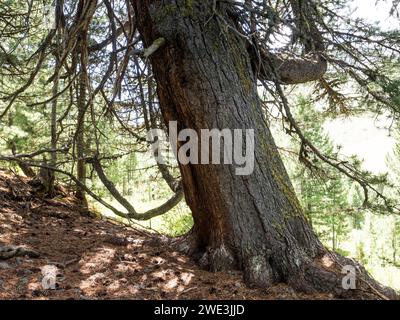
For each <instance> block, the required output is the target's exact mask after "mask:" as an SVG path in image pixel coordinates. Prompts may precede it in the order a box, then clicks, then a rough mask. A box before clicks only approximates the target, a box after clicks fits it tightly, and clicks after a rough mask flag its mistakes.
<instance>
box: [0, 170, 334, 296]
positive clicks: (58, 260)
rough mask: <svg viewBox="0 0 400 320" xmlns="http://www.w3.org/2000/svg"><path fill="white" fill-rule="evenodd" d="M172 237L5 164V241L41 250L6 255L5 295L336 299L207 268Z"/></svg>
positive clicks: (1, 289)
mask: <svg viewBox="0 0 400 320" xmlns="http://www.w3.org/2000/svg"><path fill="white" fill-rule="evenodd" d="M168 243H169V241H168V238H166V237H163V236H160V235H158V234H154V233H150V232H147V231H143V230H140V229H135V228H132V227H127V226H124V225H120V224H117V223H115V222H112V221H110V220H106V219H104V218H103V219H102V218H99V217H95V216H94V215H93V214H91V213H90V212H87V211H82V209H80V207H79V206H77V204H76V201H75V198H74V197H73V196H72V194H70V193H69V192H68V191H66V189H65V188H61V187H60V188H59V192H58V195H57V196H56V197H55V198H53V199H43V198H41V196H40V192H38V191H37V190H36V189H35V187H33V186H32V183H31V181H30V180H29V179H28V178H25V177H21V176H17V175H15V174H13V173H12V172H10V171H4V170H0V248H1V247H2V246H3V248H4V246H10V245H13V246H18V247H19V246H21V248H25V249H29V250H33V251H34V252H36V253H37V254H38V257H32V256H31V257H29V256H24V255H20V256H16V257H13V258H10V259H3V260H0V299H332V297H331V296H329V295H320V294H318V295H305V294H301V293H297V292H295V291H294V290H292V289H291V288H290V287H288V286H286V285H284V284H282V285H278V286H275V287H272V288H269V289H268V290H262V289H249V288H247V287H246V286H245V285H244V283H243V281H242V278H241V275H240V274H226V273H210V272H207V271H204V270H200V269H199V268H198V267H197V266H196V264H194V263H193V262H192V261H190V259H189V258H188V257H187V256H185V255H183V254H182V253H179V252H177V251H175V250H174V249H173V248H172V247H171V246H170V245H169V244H168ZM49 274H53V278H54V279H56V283H55V287H54V286H53V287H52V288H50V289H49V288H47V286H46V282H45V285H44V286H43V283H44V282H43V278H44V277H45V278H46V279H49ZM47 283H52V284H54V283H53V282H47ZM46 288H47V289H46Z"/></svg>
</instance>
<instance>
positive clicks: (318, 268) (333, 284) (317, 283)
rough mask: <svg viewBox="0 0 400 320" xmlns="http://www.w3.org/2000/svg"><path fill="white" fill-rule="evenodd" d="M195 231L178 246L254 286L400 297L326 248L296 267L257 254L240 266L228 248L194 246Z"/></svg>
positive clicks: (205, 266)
mask: <svg viewBox="0 0 400 320" xmlns="http://www.w3.org/2000/svg"><path fill="white" fill-rule="evenodd" d="M193 239H194V237H193V234H192V233H189V234H188V235H186V236H184V237H181V238H179V239H175V240H174V241H173V244H174V245H175V247H176V248H177V249H178V250H180V251H182V252H184V253H185V254H188V255H189V256H191V257H192V258H193V259H194V260H195V261H197V263H198V264H199V265H200V267H201V268H203V269H206V270H208V271H213V272H216V271H225V272H230V271H240V272H242V274H243V278H244V280H245V282H246V284H247V285H248V286H250V287H265V288H269V287H271V286H273V285H274V284H277V283H278V282H283V283H287V284H288V285H290V286H291V287H292V288H293V289H295V290H296V291H298V292H304V293H307V294H312V293H329V294H332V295H333V296H334V297H335V298H338V299H382V300H399V299H400V295H399V294H398V293H397V292H396V291H395V290H393V289H391V288H389V287H385V286H383V285H381V284H380V283H378V282H377V281H376V280H374V279H373V278H372V277H371V275H370V274H369V273H368V271H367V270H366V269H365V268H364V267H363V266H362V265H360V264H359V263H357V262H356V261H354V260H353V259H349V258H345V257H343V256H341V255H339V254H337V253H333V252H329V251H328V250H324V254H322V255H320V256H319V257H317V258H315V259H314V260H312V259H309V260H308V259H306V260H305V261H304V262H303V263H301V264H299V266H298V268H297V269H296V270H291V271H290V270H281V269H280V268H279V264H276V263H273V259H271V258H268V257H264V256H253V257H249V258H247V259H246V261H243V262H242V265H241V266H240V265H238V264H237V263H236V261H235V259H234V258H233V256H232V255H231V253H230V252H229V250H228V249H227V248H225V247H222V248H218V249H210V248H207V249H206V250H201V249H199V248H196V246H194V244H195V241H194V240H193Z"/></svg>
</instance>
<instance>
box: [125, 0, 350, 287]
mask: <svg viewBox="0 0 400 320" xmlns="http://www.w3.org/2000/svg"><path fill="white" fill-rule="evenodd" d="M132 4H133V6H134V8H135V10H136V16H137V20H138V21H137V23H138V26H139V30H140V32H141V34H142V36H143V39H144V42H145V46H146V47H149V46H150V45H151V44H152V43H153V42H154V41H155V40H157V39H159V38H160V37H163V38H165V40H166V43H165V45H164V46H163V47H161V48H160V49H159V50H157V51H156V52H155V53H153V54H152V55H151V57H150V59H151V63H152V68H153V72H154V75H155V78H156V81H157V85H158V96H159V100H160V105H161V109H162V113H163V117H164V120H165V121H166V122H168V121H173V120H176V121H178V129H179V130H180V129H184V128H192V129H195V130H196V131H197V132H198V133H199V135H200V129H212V128H217V129H224V128H230V129H254V131H255V165H254V172H253V173H252V174H251V175H249V176H238V175H236V174H235V167H234V166H232V165H224V164H221V165H192V164H189V165H180V169H181V174H182V179H183V186H184V190H185V197H186V201H187V203H188V205H189V207H190V208H191V210H192V213H193V218H194V228H193V230H192V232H191V253H192V254H194V255H197V257H198V258H200V259H199V260H200V261H202V262H203V263H204V262H206V264H207V265H208V266H209V268H210V269H211V270H213V271H224V270H231V269H239V270H243V274H244V276H245V280H246V281H247V283H248V284H250V285H256V286H264V287H265V286H270V285H271V284H273V283H276V282H280V281H284V282H287V283H290V284H292V285H294V286H295V287H296V288H299V289H318V290H323V291H335V292H344V290H342V289H341V277H340V276H338V275H337V274H338V272H337V270H336V272H328V271H329V270H328V269H327V268H326V269H325V268H324V267H323V261H326V260H327V257H325V258H324V259H322V258H323V256H324V255H325V254H326V253H327V252H326V250H325V249H324V247H323V246H322V245H321V243H320V241H319V240H318V239H317V237H316V236H315V234H314V232H313V231H312V228H311V226H310V225H309V223H308V222H307V220H306V218H305V216H304V214H303V211H302V209H301V207H300V205H299V202H298V200H297V198H296V195H295V192H294V190H293V187H292V185H291V182H290V180H289V177H288V175H287V173H286V170H285V168H284V165H283V163H282V160H281V158H280V155H279V153H278V150H277V148H276V146H275V143H274V140H273V137H272V135H271V132H270V130H269V129H268V126H267V125H266V122H265V120H264V118H263V113H262V110H261V107H260V102H259V98H258V95H257V88H256V79H255V75H254V74H253V72H252V67H251V63H250V60H249V55H248V53H247V51H246V46H245V41H244V40H243V38H242V37H241V36H239V35H238V34H237V33H236V32H235V31H233V30H232V29H231V27H232V26H233V24H232V25H231V26H230V27H228V26H227V25H225V24H224V22H223V21H222V19H220V18H218V17H217V16H216V15H214V13H213V10H212V8H213V1H211V0H210V1H184V0H175V1H173V0H163V1H161V0H160V1H150V0H135V1H132ZM220 12H224V11H223V9H222V10H220ZM223 18H224V20H225V21H226V22H228V23H231V21H230V18H229V16H228V15H225V14H224V17H223ZM321 259H322V260H321ZM328 260H329V259H328ZM339 273H340V271H339Z"/></svg>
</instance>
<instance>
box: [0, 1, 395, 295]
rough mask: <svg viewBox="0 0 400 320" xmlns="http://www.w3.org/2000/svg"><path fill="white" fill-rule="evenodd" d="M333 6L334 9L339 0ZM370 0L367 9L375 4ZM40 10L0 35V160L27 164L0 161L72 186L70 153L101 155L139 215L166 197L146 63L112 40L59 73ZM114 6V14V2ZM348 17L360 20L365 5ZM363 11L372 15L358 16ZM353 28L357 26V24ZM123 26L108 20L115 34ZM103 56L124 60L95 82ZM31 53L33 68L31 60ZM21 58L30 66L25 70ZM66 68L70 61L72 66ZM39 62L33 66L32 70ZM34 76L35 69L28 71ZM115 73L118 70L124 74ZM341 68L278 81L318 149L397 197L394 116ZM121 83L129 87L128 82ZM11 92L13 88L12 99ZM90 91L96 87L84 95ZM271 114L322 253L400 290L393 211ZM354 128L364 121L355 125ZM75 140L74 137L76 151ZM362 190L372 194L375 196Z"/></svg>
mask: <svg viewBox="0 0 400 320" xmlns="http://www.w3.org/2000/svg"><path fill="white" fill-rule="evenodd" d="M67 2H68V1H67ZM337 2H338V3H340V4H338V6H341V4H342V2H343V1H337ZM361 2H362V3H363V4H361ZM368 2H371V1H368ZM372 2H375V1H372ZM19 5H20V1H13V0H7V1H1V2H0V11H1V12H6V11H9V12H14V14H18V12H21V13H22V12H25V11H24V10H25V9H24V8H21V7H20V6H19ZM363 5H364V6H366V5H367V4H364V1H358V2H357V1H356V2H353V3H352V6H353V8H357V7H359V6H363ZM368 5H369V6H371V5H372V6H373V4H372V3H369V4H368ZM378 6H379V4H378ZM66 7H67V8H68V6H66ZM71 7H72V5H71ZM345 7H346V6H345V2H343V11H346V10H347V9H345ZM43 8H52V7H51V3H50V2H49V3H48V4H47V6H39V5H38V6H33V7H32V8H30V10H31V13H30V19H29V28H28V30H27V29H26V26H25V25H24V21H23V19H22V20H21V19H17V20H18V21H19V22H18V23H20V24H21V26H20V30H18V29H19V28H18V25H15V26H14V30H11V31H12V32H10V34H8V35H7V34H5V33H4V35H3V36H7V37H6V38H4V39H5V40H3V39H1V43H0V66H1V68H0V94H1V96H2V97H3V99H2V100H0V117H1V124H0V155H7V154H10V155H14V156H15V155H21V154H26V155H28V156H27V157H26V158H28V159H29V161H28V162H29V164H30V167H23V166H21V163H20V162H18V161H9V159H7V158H6V157H3V158H1V157H0V168H8V169H11V170H13V171H15V172H18V173H21V174H22V173H24V174H29V173H30V170H34V171H38V170H40V169H39V168H38V167H40V166H41V165H47V164H51V165H52V166H56V167H57V168H58V170H59V171H58V172H57V173H56V178H57V180H59V181H63V182H64V183H65V184H67V185H70V186H74V185H75V183H76V181H74V180H73V179H71V176H69V175H68V174H65V173H73V172H74V171H75V170H76V167H77V166H79V163H77V162H78V161H77V159H81V158H82V156H85V157H91V156H92V155H93V154H101V155H102V166H103V169H104V172H105V173H106V176H107V177H108V179H109V180H111V181H112V182H113V183H114V185H115V187H117V189H118V190H120V192H121V194H122V195H123V196H124V197H125V198H126V199H128V200H129V202H130V203H134V204H135V208H136V209H138V211H140V212H143V211H146V210H149V209H151V208H154V207H157V206H159V205H161V204H163V203H164V202H165V201H167V200H168V199H170V197H171V194H172V191H171V186H169V185H168V183H167V182H166V180H165V177H163V174H162V168H160V167H159V166H158V165H157V163H156V162H155V161H154V159H153V158H152V156H151V152H150V150H149V145H148V143H147V142H146V132H147V130H148V129H149V128H151V127H158V126H161V123H162V121H161V116H160V112H159V107H158V102H157V97H156V95H155V81H154V78H153V77H152V75H151V70H149V68H148V67H145V66H144V64H143V63H141V62H140V59H139V58H138V57H137V56H135V55H131V56H129V55H125V53H124V52H122V51H121V52H119V51H118V50H116V48H115V43H111V42H110V43H108V44H107V45H106V46H105V48H103V49H102V50H100V51H98V52H97V53H96V56H94V57H91V59H92V60H91V61H90V64H88V65H87V68H88V69H87V70H85V72H81V73H79V74H68V72H66V73H65V74H63V75H62V76H60V75H59V74H58V71H57V70H58V68H59V64H60V59H63V57H62V56H61V55H59V53H57V52H58V51H57V48H56V49H55V50H54V51H53V52H54V54H53V55H47V56H46V57H44V56H42V52H40V50H38V48H40V46H41V45H42V41H43V39H44V38H46V34H47V32H48V30H49V29H47V28H46V26H45V25H44V24H43V10H45V9H43ZM346 8H347V7H346ZM108 9H109V8H108V7H107V6H106V5H105V6H103V7H101V10H98V11H96V13H95V14H94V17H93V22H92V25H93V26H92V30H91V37H90V38H89V43H88V48H89V52H90V50H95V49H96V46H98V45H99V44H100V43H101V41H104V37H103V32H104V30H106V28H108V18H107V14H106V12H107V10H108ZM120 9H121V10H123V8H122V6H121V8H120ZM386 9H387V8H386V7H384V8H383V9H380V10H379V12H381V14H382V16H379V19H380V21H379V22H378V25H379V23H381V24H382V21H383V20H385V19H386V17H388V16H389V11H390V9H388V10H386ZM71 10H72V9H71ZM114 11H115V15H116V16H118V15H120V16H123V12H122V11H121V12H118V1H117V2H116V3H114ZM346 12H347V11H346ZM355 12H356V13H355V14H357V13H358V14H359V15H361V16H362V15H363V12H362V10H361V11H355ZM382 12H383V13H382ZM364 13H365V12H364ZM385 14H386V16H385ZM3 17H5V15H3ZM363 18H365V19H370V17H365V16H364V17H363ZM392 18H393V15H392ZM392 18H391V19H392ZM10 19H12V17H11V18H10ZM396 21H397V27H398V20H396ZM1 23H2V22H0V25H1ZM50 23H51V22H50ZM43 26H45V27H43ZM358 26H359V27H360V28H361V27H365V26H364V25H363V24H362V22H361V20H360V21H359V25H358ZM120 27H121V25H120V26H114V28H115V30H116V29H118V28H120ZM374 28H375V26H373V27H371V29H369V31H368V32H370V34H371V37H373V34H374V32H377V31H376V30H375V29H374ZM383 29H385V24H384V25H383ZM364 31H365V30H364ZM0 32H3V31H0ZM365 32H367V31H365ZM385 32H387V33H388V37H389V36H390V37H397V38H398V37H399V30H398V29H394V30H393V29H390V28H389V29H388V30H386V31H385ZM28 34H29V37H28V36H27V35H28ZM54 39H55V40H53V41H59V43H61V40H62V35H61V34H56V35H55V38H54ZM53 45H54V44H53ZM139 49H140V48H139ZM110 51H113V55H115V59H118V60H120V61H124V63H122V65H119V66H118V67H116V68H115V72H116V73H115V76H114V77H112V78H110V79H109V80H105V81H104V78H103V76H104V74H106V73H107V72H108V69H107V68H108V64H107V63H108V60H107V59H106V57H108V56H110ZM376 54H380V55H383V56H384V55H385V54H387V55H388V56H390V59H389V57H388V58H387V59H386V60H385V59H383V60H385V61H384V62H383V63H382V64H381V65H380V68H381V69H382V68H383V69H385V72H386V74H388V75H390V76H391V81H390V82H387V83H381V84H380V85H381V88H383V90H385V93H386V94H388V95H389V96H390V98H391V103H392V106H393V107H394V108H398V109H397V110H400V72H399V70H400V59H399V56H398V55H396V54H393V53H387V52H376ZM37 59H38V60H39V61H40V66H39V64H36V63H37V61H38V60H37ZM22 61H24V62H27V63H26V64H24V65H23V64H22V63H21V62H22ZM104 61H107V63H105V62H104ZM70 63H71V65H73V64H74V63H76V61H75V62H74V61H70ZM22 65H23V66H22ZM38 66H39V68H40V72H37V70H35V69H36V68H37V67H38ZM82 73H83V74H89V75H90V81H89V83H88V84H87V94H88V96H87V100H88V101H89V102H88V112H87V114H86V118H85V119H84V120H83V118H82V123H81V124H80V129H79V130H77V129H76V123H77V119H80V112H81V109H80V107H79V104H80V95H79V94H78V93H79V90H80V88H81V87H82V81H85V80H87V79H83V80H82V79H80V77H81V74H82ZM33 74H34V75H35V76H34V77H33V78H32V76H31V75H33ZM121 74H124V75H123V77H122V76H121ZM338 74H340V72H338V70H336V69H335V68H331V69H329V70H328V73H327V75H326V77H325V78H326V80H324V82H322V81H321V82H318V84H304V85H298V86H296V87H295V88H294V89H293V88H292V87H288V88H284V90H285V93H287V94H288V96H289V97H290V103H291V104H292V106H295V107H294V108H292V113H293V115H294V116H295V118H296V120H297V123H298V124H299V125H300V126H301V128H302V130H303V133H304V135H305V137H306V138H307V139H309V140H311V141H312V142H313V144H314V145H315V146H316V147H317V148H318V150H320V151H321V152H323V153H324V154H325V155H326V156H328V157H332V158H337V157H338V156H340V158H341V159H342V161H343V162H346V163H351V165H352V167H354V168H357V169H358V170H359V172H362V174H363V175H364V176H365V177H367V178H368V179H369V180H368V181H369V182H370V183H372V184H373V185H374V188H375V189H376V190H377V191H378V193H380V194H381V193H384V194H385V196H386V197H387V198H388V199H399V196H400V194H399V190H400V189H399V186H400V122H399V120H398V115H395V114H394V113H390V112H388V111H387V110H385V109H384V108H382V106H381V105H380V104H379V103H377V102H376V101H373V99H370V100H368V99H358V98H357V97H352V96H350V95H347V96H346V94H345V93H344V94H343V93H341V92H346V91H350V90H349V89H350V88H349V87H351V86H352V84H351V83H350V84H349V83H346V80H345V79H341V78H340V76H338ZM27 79H28V82H29V81H30V80H32V81H30V82H31V83H30V84H29V86H27V87H25V84H26V81H27ZM103 81H104V82H103ZM324 85H325V87H323V86H324ZM128 87H129V88H130V89H129V90H127V89H126V88H128ZM132 88H133V89H132ZM369 89H370V90H371V91H372V92H373V91H374V89H376V88H374V87H373V85H371V87H369ZM96 90H98V91H97V92H96ZM18 91H19V93H18V95H15V92H18ZM286 91H287V92H286ZM93 92H96V94H93V95H92V93H93ZM259 92H260V96H261V97H262V98H263V102H264V103H265V104H268V101H269V99H271V95H270V93H269V92H266V91H265V89H264V88H263V87H261V86H260V88H259ZM327 92H328V93H327ZM10 93H11V94H10ZM97 93H98V94H97ZM289 93H290V94H289ZM316 95H317V96H318V98H316ZM363 95H366V93H365V92H361V93H360V96H363ZM110 97H111V98H110ZM10 100H11V101H12V102H11V103H10ZM11 105H12V107H11ZM110 106H112V108H111V107H110ZM10 107H11V108H10ZM278 109H279V108H278V107H277V106H273V107H272V108H268V109H267V108H266V110H265V114H266V118H267V119H268V122H269V123H270V125H271V128H272V130H273V133H274V137H275V139H276V141H277V144H278V147H279V150H280V153H281V155H282V157H283V159H284V162H285V165H286V168H287V170H288V171H289V175H290V177H291V180H292V182H293V184H294V187H295V190H296V193H297V195H298V197H299V199H300V201H301V204H302V207H303V208H304V210H305V213H306V215H307V219H308V220H309V221H310V223H311V224H312V226H313V228H314V230H315V231H316V233H317V234H318V236H319V238H320V239H321V240H322V242H323V243H324V244H325V245H326V246H327V247H328V248H330V249H332V250H334V251H337V252H339V253H341V254H343V255H345V256H347V257H352V258H355V259H357V260H358V261H360V262H361V263H362V264H364V265H365V267H366V269H367V270H368V271H370V272H371V274H372V275H373V276H374V277H375V278H376V279H377V280H379V281H381V282H382V283H383V284H385V285H389V286H391V287H393V288H396V289H400V216H399V215H398V214H396V213H395V212H393V211H391V210H388V208H387V206H385V205H382V203H381V202H380V200H379V201H378V199H376V200H377V201H374V199H369V200H370V203H371V204H372V205H368V206H365V205H364V204H365V203H364V200H365V199H364V194H363V189H362V186H360V184H359V183H357V182H356V181H354V179H350V178H349V177H347V176H346V175H344V174H342V173H341V172H340V171H338V170H337V169H336V168H334V167H332V166H329V165H328V164H326V163H323V162H322V161H320V159H317V158H316V157H313V156H310V158H309V159H307V161H302V160H304V159H302V158H301V157H299V154H302V150H300V149H301V148H302V144H300V143H299V141H298V138H296V136H295V135H292V134H291V132H290V129H288V127H287V126H285V125H283V123H282V118H281V117H280V116H279V110H278ZM78 121H79V120H78ZM363 124H367V125H366V126H364V127H363ZM365 128H367V129H365ZM282 129H283V130H282ZM363 129H365V130H366V131H365V130H364V131H363ZM351 130H354V131H353V132H354V133H351ZM347 134H348V135H358V134H359V135H361V137H359V139H358V140H354V139H353V140H352V139H349V137H347V136H346V135H347ZM377 137H378V138H377ZM76 144H79V146H78V149H77V146H76ZM357 144H362V145H363V146H362V147H361V149H363V150H367V149H369V150H370V153H369V154H370V155H371V154H376V155H378V156H377V158H376V159H374V160H371V159H367V158H366V154H365V153H363V152H360V151H359V150H360V145H357ZM51 148H53V149H57V150H59V152H58V153H57V154H56V153H50V154H48V153H45V152H43V154H42V153H40V154H39V155H35V157H34V156H30V155H32V154H33V153H35V152H36V151H37V150H49V149H51ZM76 152H78V153H79V152H80V153H81V155H80V156H79V155H77V154H76ZM14 160H15V159H14ZM368 161H369V165H368ZM371 163H372V165H371ZM35 166H37V167H35ZM165 166H166V167H167V168H168V172H169V174H170V175H171V176H172V177H173V178H177V177H178V176H179V170H178V169H177V164H176V162H175V160H174V159H173V158H172V157H171V158H168V159H167V164H166V165H165ZM86 169H87V171H86V172H85V174H84V176H85V179H84V183H85V184H86V186H87V188H88V189H90V190H91V191H92V192H93V193H95V194H96V195H97V196H98V197H100V198H101V199H103V200H105V201H106V202H107V203H110V204H111V205H112V206H113V207H114V208H116V209H118V210H123V207H122V205H121V204H120V203H119V202H118V201H116V200H115V198H114V197H113V196H112V195H111V194H110V192H109V190H108V189H107V188H106V187H105V186H104V183H103V182H102V181H100V179H99V177H98V175H97V174H96V172H95V171H94V170H93V169H92V168H91V166H89V165H88V166H86ZM371 197H372V198H373V197H376V198H378V196H376V195H373V194H372V195H371ZM87 200H88V201H89V206H90V208H92V209H93V210H95V211H96V212H97V213H98V214H99V215H106V216H109V217H113V218H115V219H117V220H119V221H121V222H123V223H126V224H135V225H141V226H142V227H144V228H147V229H151V230H153V231H155V232H159V233H162V234H167V235H170V236H178V235H183V234H185V233H186V232H187V231H189V230H190V228H191V227H192V225H193V220H192V217H191V212H190V210H189V208H188V207H187V206H186V205H185V203H184V201H181V202H180V203H179V204H178V205H176V206H175V207H174V208H172V209H171V210H169V211H168V213H166V214H164V215H160V216H158V217H155V218H152V219H149V220H147V221H143V222H140V221H135V220H128V219H124V218H121V217H117V216H116V215H115V214H114V212H113V211H112V210H110V209H109V208H106V207H105V206H103V205H102V204H100V203H99V202H98V201H95V200H94V199H92V198H91V197H87Z"/></svg>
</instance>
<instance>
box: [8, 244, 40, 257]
mask: <svg viewBox="0 0 400 320" xmlns="http://www.w3.org/2000/svg"><path fill="white" fill-rule="evenodd" d="M25 256H28V257H29V258H38V257H39V256H40V255H39V253H38V252H36V251H34V250H31V249H27V248H24V247H19V246H1V245H0V260H7V259H11V258H14V257H25Z"/></svg>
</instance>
